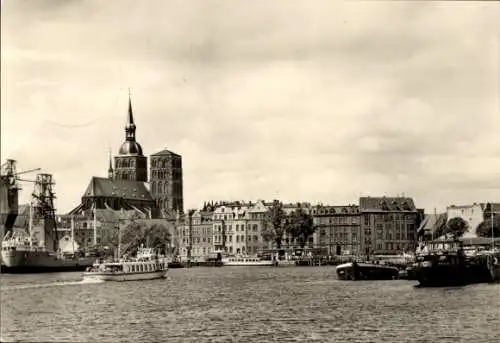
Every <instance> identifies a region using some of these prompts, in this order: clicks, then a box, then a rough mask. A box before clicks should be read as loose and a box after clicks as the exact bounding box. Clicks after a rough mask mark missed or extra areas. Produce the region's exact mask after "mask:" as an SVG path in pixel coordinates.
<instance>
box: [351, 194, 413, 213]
mask: <svg viewBox="0 0 500 343" xmlns="http://www.w3.org/2000/svg"><path fill="white" fill-rule="evenodd" d="M359 207H360V209H361V211H362V212H370V211H374V212H379V211H391V212H394V211H410V212H415V211H417V208H416V207H415V204H414V202H413V199H412V198H406V197H361V198H359Z"/></svg>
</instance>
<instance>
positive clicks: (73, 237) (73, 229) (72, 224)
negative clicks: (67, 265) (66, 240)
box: [71, 216, 75, 254]
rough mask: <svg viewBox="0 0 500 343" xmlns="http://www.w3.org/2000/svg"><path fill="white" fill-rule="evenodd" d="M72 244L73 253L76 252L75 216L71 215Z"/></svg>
mask: <svg viewBox="0 0 500 343" xmlns="http://www.w3.org/2000/svg"><path fill="white" fill-rule="evenodd" d="M71 246H72V248H73V249H72V251H73V254H74V253H75V217H74V216H71Z"/></svg>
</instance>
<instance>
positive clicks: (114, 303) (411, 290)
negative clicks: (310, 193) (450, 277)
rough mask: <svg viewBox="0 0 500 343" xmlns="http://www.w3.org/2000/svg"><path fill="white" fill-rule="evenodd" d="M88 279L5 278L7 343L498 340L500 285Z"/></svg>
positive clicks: (202, 277) (290, 278) (225, 272)
mask: <svg viewBox="0 0 500 343" xmlns="http://www.w3.org/2000/svg"><path fill="white" fill-rule="evenodd" d="M168 273H169V277H168V278H167V279H164V280H152V281H138V282H123V283H111V282H110V283H95V284H91V283H82V282H81V281H80V274H79V273H59V274H44V275H40V274H38V275H36V274H31V275H9V274H2V275H1V341H2V342H8V341H17V342H23V341H26V342H37V341H39V342H92V341H94V342H139V341H140V342H162V341H163V342H167V341H168V342H197V343H202V342H384V343H387V342H398V343H400V342H441V343H442V342H475V343H480V342H498V341H500V285H498V284H478V285H470V286H466V287H456V288H436V289H432V288H430V289H419V288H415V287H413V286H414V285H415V284H416V282H415V281H407V280H397V281H357V282H356V281H339V280H337V279H336V276H335V269H334V267H296V268H271V267H223V268H189V269H172V270H169V272H168Z"/></svg>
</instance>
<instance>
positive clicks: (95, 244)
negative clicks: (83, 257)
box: [92, 200, 97, 247]
mask: <svg viewBox="0 0 500 343" xmlns="http://www.w3.org/2000/svg"><path fill="white" fill-rule="evenodd" d="M92 226H93V227H94V247H96V246H97V202H96V201H95V200H94V211H93V223H92Z"/></svg>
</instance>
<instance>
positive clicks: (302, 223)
mask: <svg viewBox="0 0 500 343" xmlns="http://www.w3.org/2000/svg"><path fill="white" fill-rule="evenodd" d="M286 231H287V232H288V233H289V234H290V236H291V237H292V238H293V239H298V241H299V242H300V247H301V248H304V246H305V245H306V243H307V239H308V238H309V236H311V235H312V234H313V233H314V231H315V227H314V224H313V217H312V215H311V214H309V213H308V212H306V211H305V210H304V209H303V208H302V207H300V206H299V208H297V209H296V210H295V211H293V212H292V213H291V214H290V217H289V220H288V221H287V225H286Z"/></svg>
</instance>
